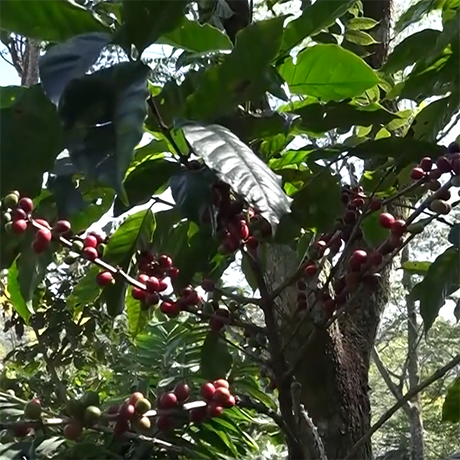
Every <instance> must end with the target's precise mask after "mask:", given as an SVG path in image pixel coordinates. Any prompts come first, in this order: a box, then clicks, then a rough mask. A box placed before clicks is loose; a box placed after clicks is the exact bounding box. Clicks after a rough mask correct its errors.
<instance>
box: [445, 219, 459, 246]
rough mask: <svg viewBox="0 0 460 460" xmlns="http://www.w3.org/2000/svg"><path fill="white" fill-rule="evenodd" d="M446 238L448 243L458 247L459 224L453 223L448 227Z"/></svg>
mask: <svg viewBox="0 0 460 460" xmlns="http://www.w3.org/2000/svg"><path fill="white" fill-rule="evenodd" d="M447 239H448V240H449V243H451V244H452V245H453V246H455V247H456V248H457V249H460V224H454V225H453V226H452V227H451V228H450V230H449V235H448V237H447Z"/></svg>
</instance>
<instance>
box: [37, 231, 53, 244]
mask: <svg viewBox="0 0 460 460" xmlns="http://www.w3.org/2000/svg"><path fill="white" fill-rule="evenodd" d="M52 238H53V235H52V233H51V232H50V230H48V229H47V228H41V229H39V230H37V233H36V234H35V239H36V241H40V242H41V243H49V242H50V241H51V239H52Z"/></svg>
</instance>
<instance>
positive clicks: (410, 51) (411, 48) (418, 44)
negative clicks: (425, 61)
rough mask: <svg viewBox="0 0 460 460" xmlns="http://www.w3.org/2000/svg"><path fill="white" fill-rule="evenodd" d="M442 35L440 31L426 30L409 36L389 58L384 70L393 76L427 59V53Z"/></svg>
mask: <svg viewBox="0 0 460 460" xmlns="http://www.w3.org/2000/svg"><path fill="white" fill-rule="evenodd" d="M440 34H441V32H440V31H439V30H434V29H424V30H421V31H420V32H416V33H414V34H411V35H409V36H408V37H407V38H406V39H404V40H403V41H402V42H401V43H399V44H398V45H397V46H396V47H395V49H394V50H393V52H392V53H391V54H390V55H389V56H388V59H387V61H386V62H385V65H384V66H383V67H382V70H383V71H384V72H387V73H389V74H391V73H394V72H397V71H398V70H403V69H405V68H406V67H409V66H410V65H412V64H414V63H416V62H417V60H419V59H421V58H425V57H426V54H427V51H430V48H431V46H432V45H433V43H435V42H436V39H437V38H438V36H439V35H440Z"/></svg>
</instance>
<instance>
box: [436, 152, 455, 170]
mask: <svg viewBox="0 0 460 460" xmlns="http://www.w3.org/2000/svg"><path fill="white" fill-rule="evenodd" d="M436 166H437V167H438V169H439V170H440V171H441V172H442V173H448V172H450V169H451V164H450V161H449V160H448V159H447V157H445V156H441V157H438V159H437V160H436Z"/></svg>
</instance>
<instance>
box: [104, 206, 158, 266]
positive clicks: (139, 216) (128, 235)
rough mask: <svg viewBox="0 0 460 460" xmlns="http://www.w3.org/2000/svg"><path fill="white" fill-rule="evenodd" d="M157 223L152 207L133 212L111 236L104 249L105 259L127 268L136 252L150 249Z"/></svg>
mask: <svg viewBox="0 0 460 460" xmlns="http://www.w3.org/2000/svg"><path fill="white" fill-rule="evenodd" d="M155 225H156V224H155V216H154V215H153V213H152V211H151V209H145V210H142V211H138V212H136V213H135V214H131V215H130V216H129V217H128V218H127V219H126V220H125V221H124V222H123V223H122V224H121V225H120V227H118V229H117V230H116V231H115V233H114V234H113V235H112V236H111V237H110V239H109V242H108V243H107V246H106V248H105V251H104V260H105V261H106V262H107V263H109V264H112V265H113V266H115V267H116V266H120V267H121V268H123V269H124V270H127V269H128V267H129V264H130V262H131V259H132V257H133V255H134V253H135V252H136V251H140V250H146V249H148V247H149V244H150V243H151V241H152V237H153V233H154V231H155Z"/></svg>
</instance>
